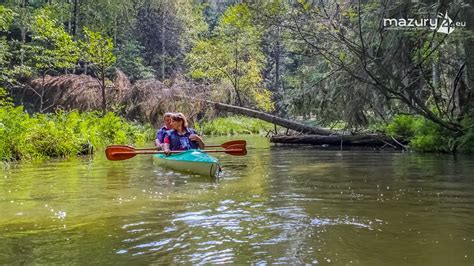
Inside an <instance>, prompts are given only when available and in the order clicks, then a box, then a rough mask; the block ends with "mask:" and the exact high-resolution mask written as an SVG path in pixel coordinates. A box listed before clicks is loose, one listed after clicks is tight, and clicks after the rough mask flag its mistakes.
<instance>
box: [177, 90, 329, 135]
mask: <svg viewBox="0 0 474 266" xmlns="http://www.w3.org/2000/svg"><path fill="white" fill-rule="evenodd" d="M176 97H178V98H188V99H192V100H195V101H203V102H206V103H208V104H210V105H212V106H213V107H214V108H215V109H217V110H221V111H226V112H231V113H234V114H240V115H245V116H248V117H253V118H258V119H261V120H263V121H267V122H269V123H272V124H275V125H278V126H281V127H284V128H288V129H292V130H294V131H297V132H300V133H304V134H318V135H325V136H327V135H334V134H337V133H336V132H332V131H330V130H327V129H324V128H319V127H311V126H307V125H305V124H302V123H298V122H295V121H293V120H288V119H284V118H281V117H277V116H274V115H271V114H267V113H264V112H261V111H256V110H252V109H249V108H245V107H240V106H235V105H230V104H224V103H218V102H213V101H209V100H203V99H198V98H194V97H188V96H178V95H177V96H176Z"/></svg>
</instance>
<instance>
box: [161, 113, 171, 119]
mask: <svg viewBox="0 0 474 266" xmlns="http://www.w3.org/2000/svg"><path fill="white" fill-rule="evenodd" d="M172 115H173V113H170V112H168V113H165V114H164V115H163V120H165V118H167V117H171V116H172Z"/></svg>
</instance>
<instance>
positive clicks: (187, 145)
mask: <svg viewBox="0 0 474 266" xmlns="http://www.w3.org/2000/svg"><path fill="white" fill-rule="evenodd" d="M191 134H197V133H196V131H194V129H191V128H186V133H184V134H183V135H180V134H178V132H177V131H176V130H174V129H172V130H168V131H166V136H167V137H168V140H169V145H170V150H172V151H179V150H181V151H182V150H189V149H198V148H199V143H198V142H197V141H191V140H190V139H189V136H190V135H191Z"/></svg>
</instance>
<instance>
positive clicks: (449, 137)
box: [386, 115, 457, 152]
mask: <svg viewBox="0 0 474 266" xmlns="http://www.w3.org/2000/svg"><path fill="white" fill-rule="evenodd" d="M386 133H387V134H389V135H392V136H395V137H397V138H403V139H407V140H409V141H410V144H409V146H410V148H412V149H414V150H416V151H421V152H433V151H434V152H453V151H455V149H456V146H457V140H456V136H454V133H453V132H451V131H448V130H446V129H444V128H442V127H441V126H439V125H437V124H435V123H433V122H432V121H430V120H427V119H425V118H423V117H421V116H409V115H397V116H396V117H395V118H394V119H393V121H392V122H391V123H390V124H389V125H388V126H387V127H386Z"/></svg>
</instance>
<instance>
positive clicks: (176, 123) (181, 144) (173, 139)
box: [163, 113, 205, 155]
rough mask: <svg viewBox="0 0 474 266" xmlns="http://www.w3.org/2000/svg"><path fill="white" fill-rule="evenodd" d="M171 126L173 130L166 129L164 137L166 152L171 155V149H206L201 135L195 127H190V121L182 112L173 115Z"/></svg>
mask: <svg viewBox="0 0 474 266" xmlns="http://www.w3.org/2000/svg"><path fill="white" fill-rule="evenodd" d="M171 128H172V129H171V130H168V131H166V135H165V137H164V146H163V149H164V151H165V154H168V155H169V154H170V153H169V152H170V151H182V150H189V149H198V148H199V149H204V147H205V144H204V142H203V141H202V139H201V137H199V135H198V134H197V133H196V131H194V129H191V128H188V122H187V120H186V117H185V116H184V115H183V114H182V113H175V114H173V115H171Z"/></svg>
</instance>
